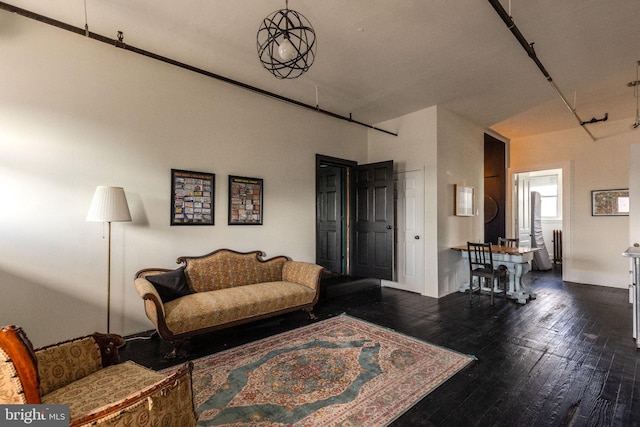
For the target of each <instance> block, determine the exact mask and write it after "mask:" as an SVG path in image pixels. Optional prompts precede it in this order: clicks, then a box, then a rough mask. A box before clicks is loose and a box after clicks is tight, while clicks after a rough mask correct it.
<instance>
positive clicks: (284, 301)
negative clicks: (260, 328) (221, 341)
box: [164, 282, 315, 334]
mask: <svg viewBox="0 0 640 427" xmlns="http://www.w3.org/2000/svg"><path fill="white" fill-rule="evenodd" d="M314 297H315V292H314V290H312V289H310V288H308V287H306V286H304V285H300V284H298V283H291V282H268V283H259V284H253V285H246V286H238V287H235V288H229V289H220V290H217V291H213V292H200V293H195V294H192V295H187V296H186V297H182V298H178V299H177V300H173V301H171V302H168V303H166V304H165V305H164V309H165V313H166V321H167V326H168V327H169V328H170V329H171V330H172V331H174V332H175V333H177V334H181V333H185V332H188V331H193V330H198V329H202V328H206V327H210V326H214V325H220V324H224V323H230V322H234V321H237V320H240V319H245V318H249V317H252V316H260V315H263V314H266V313H272V312H275V311H280V310H284V309H286V308H288V307H296V306H302V305H305V304H310V303H312V302H313V298H314Z"/></svg>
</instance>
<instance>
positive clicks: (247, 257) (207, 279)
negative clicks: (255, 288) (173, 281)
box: [184, 251, 287, 292]
mask: <svg viewBox="0 0 640 427" xmlns="http://www.w3.org/2000/svg"><path fill="white" fill-rule="evenodd" d="M286 261H287V258H285V257H276V258H271V259H270V260H267V261H258V260H256V256H255V254H254V253H245V254H240V253H237V252H227V251H217V252H214V253H212V254H210V255H208V256H205V257H202V258H187V259H186V262H187V265H186V267H185V269H184V274H185V276H186V278H187V284H188V285H189V287H190V288H191V289H192V290H194V291H195V292H207V291H215V290H218V289H226V288H233V287H236V286H243V285H252V284H254V283H262V282H275V281H278V280H282V266H283V265H284V263H285V262H286Z"/></svg>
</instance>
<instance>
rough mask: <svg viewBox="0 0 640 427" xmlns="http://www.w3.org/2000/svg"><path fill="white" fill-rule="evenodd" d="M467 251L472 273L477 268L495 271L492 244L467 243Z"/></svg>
mask: <svg viewBox="0 0 640 427" xmlns="http://www.w3.org/2000/svg"><path fill="white" fill-rule="evenodd" d="M467 251H468V252H469V268H470V269H471V271H473V270H475V269H476V268H491V269H493V251H492V250H491V243H473V242H467Z"/></svg>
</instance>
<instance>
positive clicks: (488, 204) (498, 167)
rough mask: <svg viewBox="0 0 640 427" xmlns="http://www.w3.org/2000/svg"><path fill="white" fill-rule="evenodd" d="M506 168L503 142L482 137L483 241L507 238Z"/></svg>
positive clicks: (486, 136) (495, 241)
mask: <svg viewBox="0 0 640 427" xmlns="http://www.w3.org/2000/svg"><path fill="white" fill-rule="evenodd" d="M506 201H507V168H506V147H505V144H504V142H502V141H500V140H498V139H496V138H494V137H492V136H491V135H487V134H485V135H484V241H485V242H491V243H494V244H497V243H498V237H517V236H507V235H506V234H505V231H506V205H507V203H506Z"/></svg>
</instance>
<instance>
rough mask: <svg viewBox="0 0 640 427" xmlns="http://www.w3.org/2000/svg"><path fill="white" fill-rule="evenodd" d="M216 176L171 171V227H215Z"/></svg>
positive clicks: (203, 173) (177, 170) (204, 173)
mask: <svg viewBox="0 0 640 427" xmlns="http://www.w3.org/2000/svg"><path fill="white" fill-rule="evenodd" d="M215 182H216V176H215V174H212V173H206V172H193V171H185V170H179V169H171V225H213V224H214V200H215V197H214V196H215Z"/></svg>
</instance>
